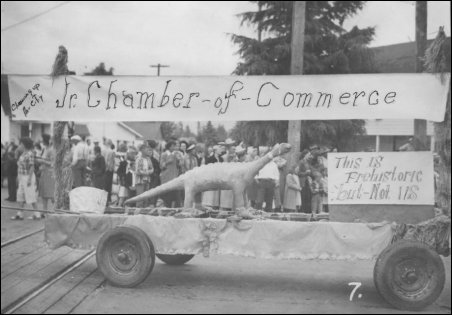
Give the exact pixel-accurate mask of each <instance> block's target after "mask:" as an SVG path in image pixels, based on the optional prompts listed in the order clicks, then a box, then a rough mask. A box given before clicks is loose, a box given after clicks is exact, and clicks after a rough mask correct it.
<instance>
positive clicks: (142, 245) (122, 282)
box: [96, 225, 155, 288]
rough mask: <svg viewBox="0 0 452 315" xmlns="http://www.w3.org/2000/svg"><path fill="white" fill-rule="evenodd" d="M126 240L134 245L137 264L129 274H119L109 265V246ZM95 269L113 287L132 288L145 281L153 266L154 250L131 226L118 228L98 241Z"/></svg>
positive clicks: (141, 232) (144, 236)
mask: <svg viewBox="0 0 452 315" xmlns="http://www.w3.org/2000/svg"><path fill="white" fill-rule="evenodd" d="M121 239H126V240H128V241H132V242H133V243H134V244H135V245H136V249H137V254H138V259H137V264H136V265H135V266H134V267H133V270H131V272H129V273H121V272H119V271H117V270H115V269H114V267H113V266H112V265H111V263H110V251H111V250H112V248H111V246H112V245H113V244H114V243H115V242H117V241H118V240H121ZM96 261H97V267H98V268H99V270H100V272H101V273H102V274H103V275H104V276H105V278H106V279H107V280H108V281H109V282H110V283H111V284H112V285H114V286H118V287H124V288H132V287H135V286H137V285H138V284H140V283H141V282H143V281H144V280H146V278H147V277H148V276H149V274H150V273H151V271H152V269H153V268H154V264H155V250H154V245H153V244H152V242H151V240H150V239H149V237H148V236H147V235H146V233H144V232H143V231H142V230H141V229H139V228H138V227H136V226H132V225H122V226H118V227H116V228H114V229H112V230H110V231H108V232H106V233H105V234H104V235H103V236H102V237H101V239H100V240H99V243H98V246H97V251H96Z"/></svg>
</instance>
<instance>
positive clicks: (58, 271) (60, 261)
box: [1, 229, 105, 314]
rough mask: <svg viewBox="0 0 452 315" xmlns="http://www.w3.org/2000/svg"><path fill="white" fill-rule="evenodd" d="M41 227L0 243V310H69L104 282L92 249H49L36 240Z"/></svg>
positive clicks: (72, 309) (52, 311)
mask: <svg viewBox="0 0 452 315" xmlns="http://www.w3.org/2000/svg"><path fill="white" fill-rule="evenodd" d="M42 231H43V229H39V230H36V231H33V232H30V233H27V234H24V235H22V236H20V237H17V238H15V239H12V240H9V241H6V242H4V243H2V244H1V251H2V276H1V287H2V292H1V296H2V298H1V300H2V301H1V313H2V314H14V313H34V314H36V313H39V314H43V313H48V312H50V313H63V314H64V313H66V314H68V313H71V312H73V311H74V310H75V308H76V307H77V306H78V305H80V304H81V303H82V302H83V301H84V300H85V299H86V298H88V297H89V296H90V295H91V294H93V293H94V292H96V291H97V290H99V288H101V287H103V286H104V284H105V279H104V278H103V276H102V275H101V274H100V273H99V272H98V271H97V266H96V264H95V253H96V252H95V250H89V251H80V250H73V249H70V248H67V247H60V248H58V249H55V250H51V249H49V248H47V247H46V246H45V244H44V243H43V242H36V239H37V237H36V236H37V235H38V234H39V233H41V232H42Z"/></svg>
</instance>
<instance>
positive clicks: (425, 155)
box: [328, 152, 434, 205]
mask: <svg viewBox="0 0 452 315" xmlns="http://www.w3.org/2000/svg"><path fill="white" fill-rule="evenodd" d="M328 202H329V203H330V204H417V205H433V203H434V192H433V156H432V153H431V152H364V153H330V154H328Z"/></svg>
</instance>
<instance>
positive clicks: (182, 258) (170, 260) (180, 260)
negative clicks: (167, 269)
mask: <svg viewBox="0 0 452 315" xmlns="http://www.w3.org/2000/svg"><path fill="white" fill-rule="evenodd" d="M156 256H157V257H158V258H159V259H160V260H161V261H163V262H164V263H166V264H168V265H172V266H179V265H183V264H185V263H186V262H188V261H189V260H191V259H192V258H193V257H195V255H182V254H177V255H164V254H156Z"/></svg>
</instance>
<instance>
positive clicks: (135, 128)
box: [119, 121, 163, 141]
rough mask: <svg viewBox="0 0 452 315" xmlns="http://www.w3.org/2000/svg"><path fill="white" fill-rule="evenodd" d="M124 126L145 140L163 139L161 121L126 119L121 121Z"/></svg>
mask: <svg viewBox="0 0 452 315" xmlns="http://www.w3.org/2000/svg"><path fill="white" fill-rule="evenodd" d="M119 125H120V126H122V127H123V128H125V129H127V130H129V131H131V132H133V133H135V134H136V135H137V136H138V137H139V138H140V139H143V140H159V141H160V140H163V137H162V132H161V131H160V125H161V122H150V121H124V122H123V123H119Z"/></svg>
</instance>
